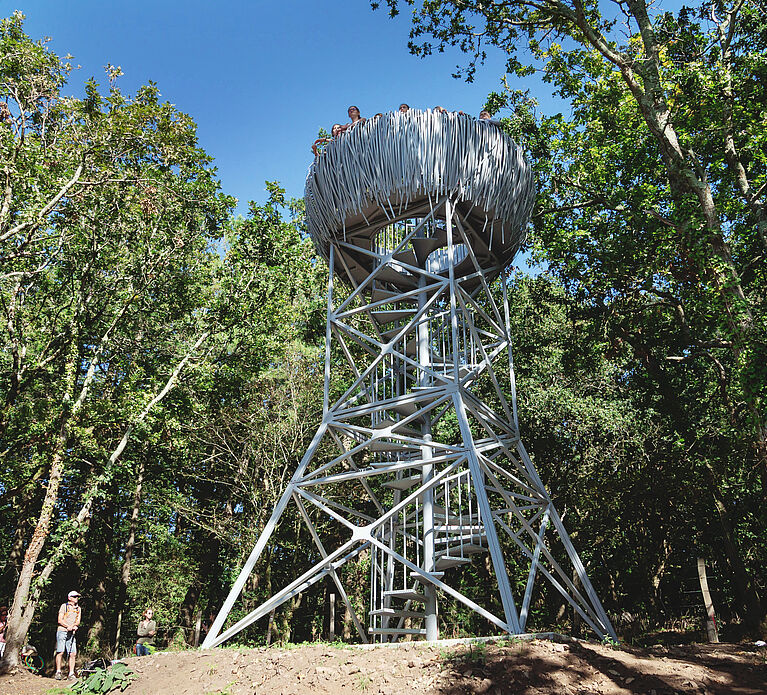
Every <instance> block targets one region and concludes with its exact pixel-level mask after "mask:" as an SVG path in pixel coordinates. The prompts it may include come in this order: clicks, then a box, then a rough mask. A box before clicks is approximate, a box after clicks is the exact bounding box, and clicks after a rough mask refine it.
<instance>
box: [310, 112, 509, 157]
mask: <svg viewBox="0 0 767 695" xmlns="http://www.w3.org/2000/svg"><path fill="white" fill-rule="evenodd" d="M433 110H434V111H437V112H438V113H447V109H444V108H442V107H441V106H435V107H434V109H433ZM398 111H399V112H400V113H407V112H408V111H410V106H408V105H407V104H404V103H403V104H400V105H399V109H398ZM347 113H348V114H349V119H350V121H349V122H348V123H343V124H342V123H334V124H333V127H332V128H331V129H330V137H324V138H317V139H316V140H315V141H314V144H313V145H312V153H313V154H314V156H315V157H316V156H317V155H319V154H322V152H323V151H324V147H325V145H327V144H328V143H329V142H331V141H332V140H333V139H334V138H337V137H339V136H340V135H343V134H344V133H345V132H346V131H347V130H350V129H351V128H355V127H357V126H360V125H364V124H365V123H366V122H367V120H368V119H367V118H364V117H363V116H361V115H360V110H359V108H358V107H356V106H353V105H352V106H350V107H349V109H348V110H347ZM457 113H459V114H460V115H462V116H465V115H466V114H465V113H464V112H463V111H458V112H457ZM381 116H383V114H382V113H377V114H376V115H375V116H373V117H372V118H371V119H370V120H371V121H375V120H376V119H378V118H380V117H381ZM479 120H481V121H488V122H490V123H497V122H496V121H493V120H492V116H491V115H490V112H489V111H484V110H483V111H480V112H479Z"/></svg>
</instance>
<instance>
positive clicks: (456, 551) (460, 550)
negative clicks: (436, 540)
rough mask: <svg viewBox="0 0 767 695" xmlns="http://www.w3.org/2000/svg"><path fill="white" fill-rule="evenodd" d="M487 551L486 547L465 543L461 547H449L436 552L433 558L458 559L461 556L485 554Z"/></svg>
mask: <svg viewBox="0 0 767 695" xmlns="http://www.w3.org/2000/svg"><path fill="white" fill-rule="evenodd" d="M487 550H488V549H487V547H486V546H484V545H475V544H472V543H466V544H464V545H463V546H461V545H460V544H458V545H449V546H448V547H447V549H445V550H440V551H438V552H437V553H436V555H435V558H439V557H460V556H461V554H463V555H475V554H476V553H485V552H487Z"/></svg>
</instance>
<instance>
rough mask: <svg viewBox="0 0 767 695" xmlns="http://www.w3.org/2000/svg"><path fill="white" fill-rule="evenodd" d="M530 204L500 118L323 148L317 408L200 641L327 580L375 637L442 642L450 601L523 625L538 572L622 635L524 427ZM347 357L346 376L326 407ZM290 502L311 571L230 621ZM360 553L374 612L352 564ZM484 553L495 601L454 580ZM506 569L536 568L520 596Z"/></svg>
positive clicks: (375, 134)
mask: <svg viewBox="0 0 767 695" xmlns="http://www.w3.org/2000/svg"><path fill="white" fill-rule="evenodd" d="M533 198H534V185H533V179H532V174H531V171H530V169H529V167H528V165H527V163H526V162H525V160H524V158H523V156H522V153H521V151H520V149H519V148H518V147H517V146H516V145H515V144H514V143H513V142H512V141H511V140H510V139H509V138H507V137H506V136H505V135H503V133H502V132H501V131H500V130H499V129H498V128H497V127H495V125H493V124H492V123H487V122H482V121H475V120H474V119H471V118H469V117H466V116H462V115H459V114H444V113H437V112H430V111H427V112H419V111H410V112H408V113H407V114H401V113H392V114H387V115H385V116H382V117H380V118H379V119H377V120H376V121H374V122H370V121H369V122H368V123H366V124H365V125H364V126H357V127H355V128H352V129H351V130H350V131H349V132H347V133H346V134H345V135H343V136H341V137H339V138H336V139H335V140H333V141H332V142H331V143H330V144H329V146H328V148H327V151H326V152H325V153H324V154H321V155H320V156H318V157H317V158H316V159H315V162H314V164H313V165H312V168H311V169H310V172H309V176H308V178H307V185H306V195H305V201H306V215H307V222H308V225H309V230H310V233H311V235H312V238H313V240H314V243H315V245H316V247H317V249H318V250H319V252H320V253H321V254H322V255H323V256H324V257H325V258H326V259H327V261H328V264H329V266H330V276H329V287H328V309H327V333H326V354H325V387H324V388H325V391H324V409H323V419H322V423H321V424H320V427H319V429H318V430H317V433H316V435H315V436H314V439H313V440H312V442H311V444H310V445H309V448H308V449H307V451H306V453H305V455H304V457H303V459H302V461H301V463H300V465H299V466H298V469H297V470H296V472H295V474H294V475H293V477H292V479H291V482H290V484H289V485H288V487H287V488H286V490H285V491H284V493H283V495H282V498H281V499H280V501H279V503H278V504H277V506H276V508H275V509H274V512H273V514H272V516H271V518H270V520H269V521H268V523H267V524H266V526H265V528H264V529H263V531H262V533H261V536H260V537H259V539H258V542H257V544H256V546H255V548H254V549H253V551H252V553H251V555H250V557H249V558H248V560H247V562H246V563H245V566H244V567H243V569H242V571H241V573H240V575H239V577H238V579H237V581H236V582H235V584H234V586H233V588H232V590H231V592H230V594H229V596H228V598H227V600H226V602H225V603H224V606H223V607H222V609H221V611H220V613H219V615H218V616H217V618H216V620H215V622H214V624H213V626H212V628H211V630H210V632H209V634H208V636H207V637H206V639H205V642H204V644H203V647H213V646H216V645H218V644H220V643H221V642H223V641H225V640H226V639H229V638H230V637H232V636H233V635H235V634H237V633H238V632H239V631H240V630H242V629H244V628H245V627H247V626H248V625H250V624H251V623H253V622H254V621H256V620H258V619H259V618H261V617H263V616H265V615H267V614H268V613H269V612H270V611H272V610H273V609H274V608H276V607H278V606H279V605H281V604H282V603H283V602H285V601H286V600H288V599H289V598H291V597H293V596H295V595H296V594H297V593H299V592H302V591H305V590H306V589H308V588H309V587H310V586H312V585H313V584H315V583H317V582H319V581H320V580H322V579H324V578H325V577H329V578H330V579H331V580H332V581H333V582H334V584H335V586H336V588H337V590H338V593H339V595H340V596H341V598H342V600H343V601H344V602H345V603H346V606H347V608H348V610H349V612H350V615H351V616H352V618H353V620H354V623H355V625H356V627H357V630H358V632H359V636H360V638H361V639H362V641H363V642H368V641H370V639H371V637H372V638H373V639H374V640H376V639H377V640H381V641H384V640H395V639H399V638H401V637H403V636H405V635H413V634H416V635H423V636H425V637H426V639H428V640H434V639H437V638H438V637H439V629H438V600H437V599H438V594H440V593H441V594H443V595H444V596H445V597H446V598H450V599H454V600H457V601H459V602H461V603H463V604H465V605H466V606H468V607H469V608H471V609H472V610H474V611H476V612H477V613H479V614H480V615H482V616H484V617H485V618H486V619H487V620H489V621H490V622H491V623H493V624H495V625H496V626H497V627H498V628H499V629H500V630H502V631H504V632H507V633H511V634H520V633H524V632H525V630H526V624H527V618H528V615H529V611H530V607H531V600H532V595H533V587H534V583H535V580H536V577H538V576H539V575H540V576H542V577H544V578H545V579H546V580H548V581H549V582H550V583H551V584H552V585H553V586H554V587H555V588H556V589H557V590H558V591H559V592H560V593H561V595H562V596H563V597H564V599H565V600H566V601H567V602H568V603H569V604H570V606H572V608H573V609H574V611H575V612H576V613H577V614H578V615H580V617H581V618H582V619H583V620H584V621H585V622H586V623H587V624H588V625H589V626H590V627H591V628H592V629H593V630H594V631H595V632H596V633H597V634H598V635H599V636H600V637H605V636H610V637H612V638H615V633H614V631H613V628H612V626H611V625H610V621H609V619H608V617H607V615H606V613H605V611H604V609H603V607H602V605H601V604H600V602H599V599H598V597H597V595H596V593H595V591H594V589H593V587H592V585H591V582H590V581H589V578H588V576H587V575H586V571H585V569H584V567H583V564H582V562H581V560H580V558H579V557H578V554H577V553H576V551H575V548H574V547H573V545H572V543H571V541H570V538H569V536H568V534H567V532H566V530H565V528H564V526H563V524H562V521H561V519H560V517H559V515H558V514H557V511H556V509H555V508H554V505H553V504H552V501H551V499H550V497H549V495H548V493H547V492H546V490H545V488H544V486H543V484H542V483H541V480H540V478H539V476H538V474H537V472H536V470H535V468H534V466H533V464H532V462H531V460H530V457H529V456H528V454H527V452H526V450H525V448H524V446H523V444H522V441H521V438H520V430H519V424H518V421H517V410H516V392H515V381H514V368H513V361H512V354H511V341H510V338H509V325H510V316H509V303H508V297H507V292H506V283H505V282H504V281H503V271H504V269H505V268H506V267H507V266H508V265H509V263H510V262H511V260H512V258H513V257H514V255H515V253H516V252H517V250H518V248H519V245H520V243H521V241H522V239H523V235H524V230H525V227H526V224H527V221H528V218H529V214H530V210H531V207H532V202H533ZM498 278H501V281H500V282H496V283H495V284H494V281H496V280H497V279H498ZM336 280H340V281H342V284H343V286H342V287H338V286H336V284H335V283H336ZM339 290H340V291H339ZM338 354H340V355H343V358H342V359H344V360H345V363H344V364H343V368H344V369H345V370H346V372H347V373H348V374H351V376H350V377H349V378H350V379H351V383H350V384H349V386H348V388H347V389H346V390H345V391H344V393H343V394H342V395H341V396H340V398H337V399H335V400H334V401H332V402H331V397H330V394H331V389H330V386H331V372H332V371H333V370H334V369H339V371H340V369H341V365H339V364H338V363H337V362H335V361H334V355H338ZM509 379H510V383H509V381H508V380H509ZM504 386H506V387H507V388H508V393H509V394H510V399H507V396H506V394H507V391H506V390H505V389H504ZM509 400H510V402H509ZM329 451H330V453H328V452H329ZM291 503H292V504H293V505H294V507H295V509H294V512H297V513H298V514H299V515H300V517H301V518H302V519H303V522H304V523H305V524H306V526H307V528H308V530H309V533H310V534H311V537H312V538H313V540H314V543H315V545H316V551H317V562H316V564H315V565H314V566H313V567H311V568H310V569H309V570H308V571H307V572H305V573H304V574H303V575H301V576H300V577H296V578H295V580H294V581H292V582H291V583H290V584H289V585H288V586H286V587H284V588H283V589H282V590H281V591H279V592H278V593H276V594H275V595H274V596H272V597H271V598H270V599H269V600H267V601H266V602H264V603H263V604H262V605H261V606H259V607H258V608H257V609H255V610H254V611H252V612H251V613H250V614H249V615H247V616H246V617H245V618H243V619H242V620H240V621H239V622H237V623H236V624H235V625H233V626H232V627H230V628H229V629H227V630H226V631H224V632H221V628H222V626H223V624H224V621H225V620H226V618H227V616H228V614H229V612H230V610H231V608H232V606H233V605H234V603H235V601H236V600H237V597H238V596H239V595H240V593H241V591H242V589H243V587H244V585H245V582H246V580H247V578H248V576H249V575H250V573H251V572H252V570H253V567H254V565H255V563H256V561H257V560H258V558H259V556H260V555H261V552H262V551H263V550H264V548H265V547H266V545H267V543H268V542H269V538H270V536H271V534H272V532H273V530H274V528H275V525H276V524H277V523H278V521H279V520H280V518H281V517H282V516H283V514H285V513H286V510H287V509H288V506H289V505H290V504H291ZM319 518H322V521H323V523H322V524H321V525H320V524H319V523H317V520H318V519H319ZM329 526H331V527H335V529H334V532H333V533H332V534H328V533H327V528H328V527H329ZM323 535H324V536H325V537H324V538H323ZM339 537H342V538H344V539H345V540H343V541H342V542H340V543H339V542H338V541H337V539H338V538H339ZM330 538H334V539H336V540H334V541H330V540H329V539H330ZM331 542H332V543H333V544H334V545H332V546H331V545H330V543H331ZM555 544H556V550H555V549H554V545H555ZM362 553H369V557H370V568H371V569H370V586H369V590H368V594H369V609H368V615H367V616H359V615H358V614H357V612H356V611H355V609H354V607H353V606H352V603H351V602H350V601H349V598H348V595H347V591H346V589H345V587H344V584H343V582H342V580H341V572H340V571H339V570H340V568H341V567H342V566H343V565H344V564H345V563H347V562H349V561H350V560H352V559H354V558H357V557H359V556H360V555H361V554H362ZM555 553H556V554H557V556H558V558H557V557H555ZM482 555H484V556H486V557H489V558H490V563H489V564H490V566H491V567H492V577H493V580H494V582H495V584H496V586H495V587H493V591H492V592H491V593H494V594H495V597H494V598H495V600H491V601H490V602H489V603H487V602H486V604H485V605H482V602H481V601H479V600H474V599H472V598H471V597H469V596H466V595H465V594H464V593H462V592H461V591H459V590H457V589H456V588H455V585H456V584H458V582H457V580H458V579H459V577H460V573H461V571H462V568H465V567H466V566H467V565H469V564H471V563H472V560H473V558H476V557H479V556H482ZM510 565H511V566H513V567H514V568H519V567H520V566H522V565H524V566H525V567H526V572H525V573H526V582H525V590H524V594H523V596H522V601H521V604H518V603H517V602H516V601H515V596H514V593H513V591H512V587H511V583H510V580H509V574H508V570H507V568H508V567H509V566H510ZM574 577H577V579H578V580H579V584H580V587H578V586H576V584H575V583H574ZM494 606H495V607H497V608H500V611H499V610H497V609H496V610H494Z"/></svg>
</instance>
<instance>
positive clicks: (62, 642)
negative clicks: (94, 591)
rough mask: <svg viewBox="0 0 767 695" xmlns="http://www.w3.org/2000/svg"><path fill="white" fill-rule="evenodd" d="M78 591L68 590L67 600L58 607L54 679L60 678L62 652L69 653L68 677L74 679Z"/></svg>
mask: <svg viewBox="0 0 767 695" xmlns="http://www.w3.org/2000/svg"><path fill="white" fill-rule="evenodd" d="M79 601H80V592H79V591H70V592H69V594H67V602H66V603H62V604H61V607H60V608H59V619H58V626H57V628H56V676H55V677H56V680H57V681H60V680H61V662H62V660H63V655H64V652H67V654H69V678H70V680H75V678H77V676H76V675H75V659H76V658H77V640H76V639H75V634H76V633H77V628H78V627H80V614H81V610H80V606H79Z"/></svg>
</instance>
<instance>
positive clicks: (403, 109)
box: [399, 104, 410, 113]
mask: <svg viewBox="0 0 767 695" xmlns="http://www.w3.org/2000/svg"><path fill="white" fill-rule="evenodd" d="M408 111H410V107H409V106H408V105H407V104H400V105H399V112H400V113H407V112H408Z"/></svg>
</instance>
